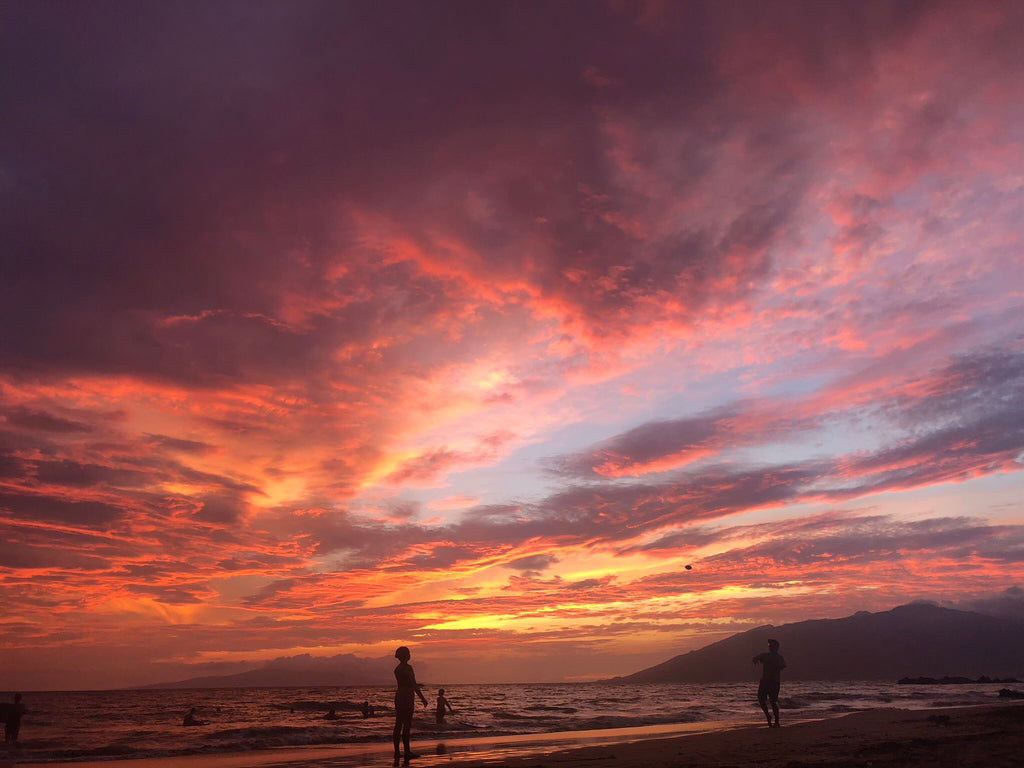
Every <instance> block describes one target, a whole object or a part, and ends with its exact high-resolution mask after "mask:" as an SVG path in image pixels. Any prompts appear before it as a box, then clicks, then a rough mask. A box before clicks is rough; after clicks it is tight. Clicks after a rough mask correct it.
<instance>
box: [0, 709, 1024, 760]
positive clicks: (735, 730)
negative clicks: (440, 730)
mask: <svg viewBox="0 0 1024 768" xmlns="http://www.w3.org/2000/svg"><path fill="white" fill-rule="evenodd" d="M783 723H784V727H782V728H778V729H775V728H772V729H769V728H766V727H764V726H740V727H735V725H734V724H733V725H728V726H726V725H717V726H716V725H714V724H708V725H707V726H706V727H709V728H717V730H711V731H710V732H704V733H700V732H696V733H687V734H686V735H673V736H670V737H664V736H663V735H659V734H657V733H656V731H651V730H645V729H625V730H622V731H591V732H588V733H586V734H579V733H577V734H548V735H542V736H538V737H525V738H522V737H511V738H504V739H503V738H501V737H495V738H482V739H470V740H452V741H449V742H439V741H437V740H423V741H416V740H415V734H414V740H413V748H414V749H415V750H416V751H418V752H419V753H421V754H420V757H418V758H417V759H415V760H413V763H412V766H413V768H444V767H448V768H485V767H486V768H701V767H704V768H712V767H713V768H840V767H842V768H861V767H865V768H866V767H867V766H870V767H871V768H896V766H900V767H901V768H903V767H912V766H928V767H929V768H954V767H955V768H1021V766H1024V703H1019V704H1018V703H1009V704H993V705H991V706H984V707H966V708H961V709H942V710H924V711H920V710H917V711H911V710H899V709H883V710H872V711H868V712H857V713H854V714H850V715H846V716H843V717H838V718H834V719H830V720H819V721H814V722H806V723H796V724H793V725H789V726H786V725H785V721H783ZM700 727H704V726H697V728H700ZM13 758H14V755H11V754H8V755H3V756H0V768H7V767H8V766H12V767H13V766H18V765H19V763H18V762H17V761H16V759H13ZM57 765H58V764H54V763H51V764H50V766H49V768H57ZM59 765H60V766H61V768H70V767H71V766H75V768H84V767H85V766H91V767H92V768H101V767H102V768H356V767H358V766H381V768H384V767H385V766H388V767H389V766H391V746H390V745H389V744H372V745H366V744H364V745H339V746H336V747H314V748H307V749H281V750H263V751H260V752H252V753H247V754H233V755H200V756H195V755H192V756H188V757H181V758H164V759H154V760H118V761H111V762H93V763H82V762H78V763H66V764H65V763H62V764H59Z"/></svg>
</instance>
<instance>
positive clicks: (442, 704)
mask: <svg viewBox="0 0 1024 768" xmlns="http://www.w3.org/2000/svg"><path fill="white" fill-rule="evenodd" d="M446 707H447V709H448V711H449V712H454V711H455V710H454V709H452V705H451V704H449V703H448V699H446V698H445V697H444V688H439V689H438V691H437V724H438V725H443V724H444V715H445V708H446Z"/></svg>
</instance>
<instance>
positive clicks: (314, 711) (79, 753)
mask: <svg viewBox="0 0 1024 768" xmlns="http://www.w3.org/2000/svg"><path fill="white" fill-rule="evenodd" d="M1001 687H1005V685H999V684H991V685H982V684H972V685H943V686H927V685H926V686H914V685H896V684H895V683H878V682H864V683H850V682H843V683H815V682H794V683H783V688H782V696H781V698H780V705H781V707H782V709H783V719H784V720H789V721H794V720H806V719H814V718H821V717H830V716H834V715H837V714H842V713H845V712H853V711H857V710H862V709H874V708H879V707H890V708H904V709H927V708H934V707H951V706H963V705H973V704H986V703H994V702H997V701H998V700H999V699H998V693H999V689H1000V688H1001ZM1018 687H1019V686H1018ZM445 691H446V696H447V698H448V699H449V701H450V702H451V704H452V706H453V707H454V708H455V713H454V714H449V715H448V719H447V721H446V723H445V725H444V726H441V727H439V726H437V725H436V724H435V722H434V709H433V706H434V702H435V697H436V694H437V690H436V689H432V688H427V687H426V686H424V693H425V694H426V695H427V698H428V700H429V701H430V704H431V706H430V708H429V709H425V708H423V707H422V706H419V707H418V708H417V710H416V718H415V720H414V722H413V741H414V742H416V741H424V740H430V739H438V738H444V739H446V740H449V739H458V738H460V737H467V736H504V735H509V734H530V733H546V732H548V733H550V732H558V731H579V730H592V729H603V728H623V727H629V726H651V725H663V724H669V723H696V722H704V721H723V720H724V721H733V722H751V723H759V722H760V719H761V717H762V715H761V711H760V709H759V708H758V706H757V702H756V700H755V694H756V682H755V683H753V684H748V683H744V684H722V685H689V684H686V685H683V684H674V685H669V684H645V685H626V684H614V685H613V684H604V683H588V684H537V685H457V686H449V687H447V688H446V689H445ZM393 696H394V689H393V688H391V687H369V688H367V687H342V688H224V689H202V690H130V691H84V692H69V693H55V692H48V693H28V692H26V693H25V700H24V703H25V705H26V707H27V709H28V713H27V714H26V715H25V718H24V720H23V721H22V728H21V739H20V743H19V746H18V747H17V748H16V751H15V752H13V754H8V755H7V756H8V757H13V758H15V759H16V760H17V761H18V762H19V763H44V762H54V761H69V760H91V761H96V760H104V759H115V758H117V759H124V758H137V757H169V756H174V755H188V754H211V753H233V752H234V753H237V752H246V751H249V750H254V749H266V748H270V747H289V746H304V745H318V744H342V743H353V742H366V743H381V744H388V743H389V742H390V739H391V726H392V725H393V722H394V721H393V712H392V708H391V702H392V698H393ZM5 698H6V699H7V700H9V699H10V696H9V695H7V696H6V697H5ZM363 701H369V702H370V704H371V705H372V706H373V707H374V708H375V710H376V714H375V716H374V717H371V718H369V719H364V718H363V716H362V714H361V712H360V707H361V705H362V703H363ZM192 707H196V709H197V711H198V716H199V717H201V718H203V719H205V720H208V721H209V725H206V726H198V727H184V726H182V718H183V717H184V716H185V714H186V713H187V712H188V710H189V709H190V708H192ZM332 708H333V709H335V710H336V712H337V714H338V716H339V719H337V720H326V719H324V715H325V714H326V713H327V712H328V711H329V710H330V709H332ZM0 749H2V748H0ZM0 756H2V755H0Z"/></svg>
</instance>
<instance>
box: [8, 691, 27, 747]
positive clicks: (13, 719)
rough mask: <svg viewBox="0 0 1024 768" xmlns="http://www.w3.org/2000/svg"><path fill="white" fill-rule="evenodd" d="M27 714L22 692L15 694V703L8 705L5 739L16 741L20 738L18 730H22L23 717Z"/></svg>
mask: <svg viewBox="0 0 1024 768" xmlns="http://www.w3.org/2000/svg"><path fill="white" fill-rule="evenodd" d="M24 714H25V705H24V704H22V703H21V694H20V693H16V694H14V703H13V704H10V705H8V707H7V717H6V718H5V720H4V741H7V742H11V743H14V742H16V741H17V740H18V731H20V730H21V717H22V715H24Z"/></svg>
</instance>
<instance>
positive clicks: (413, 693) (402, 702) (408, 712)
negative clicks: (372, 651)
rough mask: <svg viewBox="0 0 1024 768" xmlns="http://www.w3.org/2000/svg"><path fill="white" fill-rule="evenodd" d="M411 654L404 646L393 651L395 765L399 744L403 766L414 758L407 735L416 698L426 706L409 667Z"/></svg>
mask: <svg viewBox="0 0 1024 768" xmlns="http://www.w3.org/2000/svg"><path fill="white" fill-rule="evenodd" d="M411 656H412V654H411V653H410V652H409V649H408V648H406V647H405V646H404V645H403V646H402V647H401V648H399V649H398V650H397V651H395V658H396V659H398V666H397V667H395V680H396V681H397V683H398V689H397V690H396V691H395V731H394V735H393V738H394V742H395V765H398V761H399V759H401V757H402V755H401V753H400V752H399V749H398V748H399V744H400V743H401V746H403V747H405V764H406V765H408V764H409V760H410V758H412V757H414V755H413V753H412V749H411V748H410V747H409V733H410V732H411V731H412V714H413V712H414V711H415V710H416V697H417V696H419V697H420V701H422V702H423V706H424V707H425V706H427V699H426V697H425V696H424V695H423V691H422V690H421V689H420V685H419V683H417V682H416V675H415V673H414V672H413V671H412V667H411V666H409V658H410V657H411Z"/></svg>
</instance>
